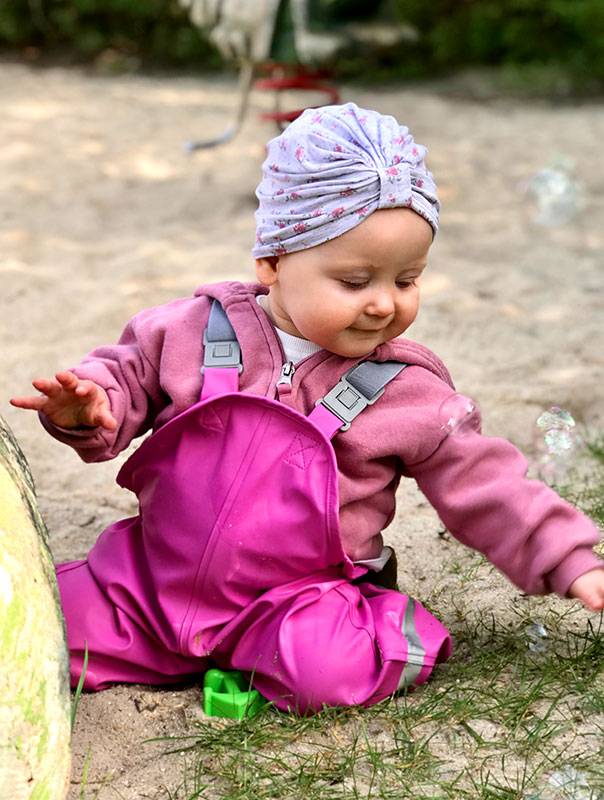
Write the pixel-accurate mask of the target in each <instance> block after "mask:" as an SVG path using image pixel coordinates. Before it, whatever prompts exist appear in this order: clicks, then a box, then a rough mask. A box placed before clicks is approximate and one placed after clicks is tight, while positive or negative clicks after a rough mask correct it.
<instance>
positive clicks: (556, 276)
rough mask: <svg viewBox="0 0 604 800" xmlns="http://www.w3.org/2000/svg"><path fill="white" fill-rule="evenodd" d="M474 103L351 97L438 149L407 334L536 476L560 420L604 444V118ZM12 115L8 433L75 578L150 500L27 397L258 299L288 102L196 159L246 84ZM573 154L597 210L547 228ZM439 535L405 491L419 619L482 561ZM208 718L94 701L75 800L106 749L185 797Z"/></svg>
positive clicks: (26, 79)
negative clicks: (541, 215)
mask: <svg viewBox="0 0 604 800" xmlns="http://www.w3.org/2000/svg"><path fill="white" fill-rule="evenodd" d="M454 88H455V87H454V86H453V85H452V84H451V85H446V84H443V85H434V86H428V87H426V86H423V87H404V88H400V87H396V86H389V87H386V88H382V89H371V90H368V89H358V88H356V87H354V86H350V85H348V86H345V87H344V88H343V99H344V100H355V101H356V102H357V103H358V104H359V105H366V106H371V107H375V108H377V109H379V110H380V111H383V112H387V113H393V114H394V115H395V116H396V117H397V118H398V119H399V120H400V121H401V122H408V123H409V125H410V127H411V129H412V131H413V133H414V135H415V136H416V139H417V140H418V141H420V142H421V143H422V144H426V145H427V146H428V148H429V150H430V155H429V157H428V165H429V167H430V169H431V170H432V171H433V173H434V174H435V177H436V180H437V184H438V186H439V193H440V196H441V198H442V201H443V212H442V217H441V229H440V232H439V234H438V236H437V239H436V242H435V245H434V247H433V250H432V257H431V262H430V265H429V268H428V270H427V271H426V274H425V277H424V278H423V287H422V294H423V300H422V308H421V311H420V316H419V318H418V320H417V322H416V323H415V324H414V326H413V327H412V329H411V330H410V332H409V334H408V335H409V337H410V338H413V339H416V340H418V341H420V342H422V343H423V344H426V345H427V346H429V347H430V348H431V349H433V350H434V351H435V352H436V353H437V354H438V355H439V356H440V357H441V358H442V359H443V360H444V362H445V363H446V364H447V366H448V367H449V369H450V371H451V373H452V375H453V378H454V380H455V382H456V385H457V388H458V390H459V391H461V392H463V393H465V394H468V395H470V396H471V397H473V398H474V399H475V400H476V401H477V402H478V403H479V404H480V406H481V408H482V410H483V416H484V423H483V428H484V431H485V432H486V433H487V434H489V435H502V436H505V437H508V438H510V439H511V440H512V441H513V442H514V443H515V444H517V445H518V446H519V447H520V448H521V449H522V450H523V451H524V452H525V453H526V454H527V456H528V457H529V459H532V458H534V457H535V453H536V447H537V444H538V433H537V429H536V426H535V420H536V418H537V417H538V415H539V414H540V413H541V412H542V411H543V410H545V409H547V408H549V407H550V406H552V405H555V404H557V405H560V406H564V407H565V408H568V409H569V410H570V411H571V412H572V414H573V416H574V417H575V419H576V420H577V423H578V425H579V426H581V428H582V430H584V431H585V430H587V431H592V432H593V431H597V430H600V431H601V430H602V427H603V425H604V406H603V405H602V401H601V394H602V386H603V375H604V356H603V352H604V348H603V346H602V345H603V338H602V316H601V315H602V310H603V302H602V296H603V295H602V267H603V261H602V252H603V244H604V224H603V222H604V153H603V150H602V141H604V108H603V107H602V106H601V105H597V104H575V105H563V106H560V105H558V106H556V105H553V104H550V103H547V102H545V101H539V102H535V101H532V102H526V101H520V100H515V99H511V98H507V99H506V98H494V97H492V96H488V94H484V93H482V92H478V93H477V94H476V93H475V94H474V96H472V95H471V94H460V93H459V92H457V91H454ZM0 101H1V105H2V114H1V115H0V133H1V136H0V138H1V140H2V143H3V144H2V148H1V149H0V242H1V245H2V246H1V249H0V281H1V286H2V291H1V292H0V329H1V331H2V337H1V338H2V341H3V342H4V346H3V349H2V355H1V357H0V363H1V365H2V398H1V408H0V413H2V415H3V416H4V417H5V418H6V419H7V421H8V422H9V424H10V425H11V426H12V427H13V430H14V431H15V433H16V435H17V437H18V439H19V441H20V443H21V445H22V447H23V449H24V451H25V453H26V455H27V458H28V459H29V462H30V465H31V468H32V471H33V473H34V476H35V479H36V483H37V489H38V495H39V502H40V506H41V509H42V511H43V514H44V516H45V518H46V521H47V523H48V527H49V529H50V535H51V543H52V549H53V553H54V557H55V559H56V560H57V561H61V560H69V559H75V558H81V557H83V556H84V555H85V554H86V552H87V550H88V549H89V547H90V546H91V545H92V543H93V542H94V540H95V538H96V536H97V535H98V533H99V532H100V531H101V530H102V528H103V527H105V526H106V525H107V524H109V523H111V522H113V521H114V520H115V519H118V518H120V517H123V516H128V515H130V514H131V513H133V511H134V508H135V507H134V503H133V497H132V496H129V495H128V494H127V493H125V492H124V491H123V490H120V489H118V487H117V486H116V485H115V483H114V476H115V474H116V472H117V469H118V466H119V465H118V464H116V463H107V464H102V465H90V466H87V465H83V464H82V463H81V462H80V461H79V460H78V458H77V457H76V456H75V455H74V454H73V453H72V452H71V451H69V450H68V449H67V448H65V447H63V446H62V445H60V444H58V443H57V442H55V441H53V440H52V439H51V438H50V437H48V436H47V435H46V434H45V433H44V432H43V430H42V428H41V427H40V426H39V424H38V422H37V419H36V418H35V415H33V414H28V413H26V412H22V411H18V410H16V409H13V408H11V407H10V406H9V405H8V398H9V397H10V396H12V395H15V394H24V393H27V392H28V386H29V384H30V381H31V379H32V378H33V377H35V376H36V375H50V374H53V373H54V372H55V371H56V370H57V369H58V368H65V367H69V366H71V365H73V364H75V363H77V361H78V360H79V358H80V357H81V355H83V354H84V353H85V352H87V351H88V350H89V349H91V348H92V347H94V346H95V345H98V344H102V343H109V342H112V341H114V340H115V339H116V338H117V336H118V335H119V332H120V330H121V328H122V326H123V324H124V323H125V322H126V320H127V319H128V318H129V317H130V316H131V315H132V314H134V313H135V312H136V311H138V310H139V309H141V308H144V307H147V306H151V305H157V304H161V303H164V302H166V301H168V300H170V299H172V298H175V297H179V296H183V295H188V294H190V293H192V291H193V290H194V288H195V287H196V286H197V285H198V284H200V283H203V282H207V281H213V280H220V279H239V280H248V279H253V277H254V273H253V262H252V259H251V256H250V252H249V251H250V247H251V244H252V240H253V236H254V220H253V211H254V208H255V198H254V195H253V190H254V188H255V185H256V183H257V181H258V178H259V174H260V163H261V161H262V159H263V152H264V143H265V140H266V139H267V138H270V137H271V136H272V135H274V128H273V126H272V125H271V124H270V123H267V122H263V121H261V120H260V119H259V111H260V110H262V109H266V108H269V107H270V106H271V103H272V99H271V98H270V96H268V95H267V94H265V93H262V94H261V93H259V92H256V93H254V94H253V96H252V105H251V110H250V113H249V115H248V117H247V120H246V122H245V126H244V129H243V131H242V132H241V134H240V135H239V136H238V137H237V138H235V139H234V140H232V141H231V142H229V143H228V144H226V145H224V146H222V147H220V148H217V149H214V150H206V151H201V152H199V153H197V154H196V155H194V156H190V155H187V154H185V153H184V152H183V149H182V147H181V145H182V142H183V141H184V140H186V139H189V138H191V137H194V136H196V135H199V134H204V135H206V136H213V135H216V134H218V133H219V132H220V131H221V130H222V127H223V125H225V124H226V123H227V121H228V120H229V117H230V115H231V114H232V113H233V111H234V109H235V106H236V102H237V93H236V86H235V81H234V79H233V78H231V77H229V76H226V77H224V78H217V77H212V78H206V77H189V76H187V77H178V76H176V77H175V76H165V77H158V76H152V77H148V76H138V75H125V76H118V77H115V76H106V75H103V74H100V73H95V72H85V71H80V70H76V69H64V68H59V67H55V68H49V69H45V70H41V71H40V70H37V69H34V68H31V67H29V66H26V65H19V64H14V63H10V64H9V63H4V64H0ZM297 102H298V98H294V99H293V103H297ZM559 155H564V156H570V157H572V159H573V160H574V165H575V176H576V178H577V179H578V180H579V181H580V182H581V184H582V185H583V188H584V192H585V209H584V211H583V212H582V214H581V215H580V216H579V217H578V218H577V219H575V220H574V221H572V222H571V223H568V224H565V225H562V226H559V227H555V228H551V229H550V228H544V227H539V226H537V225H535V224H534V223H533V221H532V218H531V209H530V207H529V206H528V205H527V202H526V199H525V197H524V196H523V186H524V185H526V183H527V181H529V180H530V179H531V178H532V177H533V175H534V174H535V173H536V172H537V171H538V170H540V169H541V168H543V167H545V166H547V165H548V163H549V161H550V159H551V158H552V157H555V156H559ZM440 528H441V526H440V523H439V521H438V519H437V518H436V516H435V515H434V513H433V512H432V510H431V509H430V508H429V506H428V505H427V504H426V502H425V501H424V500H423V498H422V497H421V496H420V495H419V494H418V493H417V492H416V490H415V489H414V487H413V486H409V487H404V488H401V490H400V503H399V512H398V515H397V518H396V520H395V522H394V523H393V524H392V526H391V527H390V529H389V530H388V532H387V535H386V539H387V541H389V542H391V543H393V544H394V545H395V546H396V547H397V549H398V551H399V554H402V555H403V558H402V559H401V557H400V555H399V562H400V561H401V560H402V561H403V563H404V568H403V570H402V574H400V575H399V582H400V583H401V585H402V586H404V588H405V590H406V591H408V592H409V594H414V595H415V596H417V597H418V599H421V597H422V595H424V594H425V593H426V592H429V591H430V587H431V586H432V585H433V583H434V581H435V580H436V578H437V576H438V574H439V572H440V569H441V566H442V564H443V561H444V560H446V559H447V558H449V557H450V556H451V554H452V553H453V552H455V553H457V552H458V551H461V550H462V548H461V546H460V545H458V544H456V543H455V542H451V541H447V540H444V539H442V538H441V537H439V536H438V531H439V530H440ZM487 588H488V591H484V589H485V586H484V583H481V584H480V585H478V586H477V587H476V603H477V604H479V605H482V606H484V607H485V608H486V609H494V610H496V611H497V613H498V614H500V615H501V617H502V619H504V618H505V614H506V610H505V608H506V603H507V600H508V599H509V598H511V597H513V596H515V595H517V594H518V590H516V589H515V588H514V587H512V586H510V585H509V583H508V582H507V581H506V580H505V579H504V578H502V577H500V576H498V575H493V576H492V577H490V578H489V583H488V587H487ZM552 602H562V601H559V600H553V601H552ZM441 618H443V620H444V622H445V623H446V622H447V603H446V602H445V601H443V604H442V613H441ZM453 657H455V655H454V656H453ZM199 698H200V688H199V686H198V685H190V684H189V685H187V686H185V687H183V688H177V689H169V690H167V691H166V690H164V691H158V690H155V689H153V688H151V687H144V686H133V687H128V686H126V687H117V688H115V689H111V690H108V691H106V692H103V693H100V694H98V695H87V696H84V697H83V698H82V700H81V703H80V708H79V711H78V717H77V723H76V729H75V735H74V741H73V777H72V789H71V793H70V796H69V797H70V800H76V798H79V797H80V783H81V776H82V770H83V765H84V759H85V756H86V753H87V751H88V749H89V748H90V769H89V775H88V785H89V786H90V787H91V791H92V788H93V787H94V786H95V785H98V783H99V782H100V781H102V780H103V779H104V778H105V777H106V776H110V780H109V782H108V784H107V785H106V786H105V787H104V788H103V789H102V790H101V792H100V795H99V796H100V798H101V800H105V798H107V800H111V798H118V797H119V798H127V800H134V798H139V797H147V796H148V797H153V796H155V795H154V792H157V791H158V789H159V788H160V787H162V786H163V787H166V788H167V789H168V790H172V791H174V790H175V787H177V786H178V784H179V782H180V780H181V773H182V764H181V758H180V756H179V755H178V754H175V755H171V756H162V757H159V756H160V754H162V753H163V751H164V749H165V747H164V746H163V745H162V744H158V743H154V744H141V742H142V741H143V740H145V739H149V738H152V737H156V736H162V735H177V734H179V733H182V732H185V731H186V730H187V725H188V724H189V723H190V722H191V721H193V720H199V719H201V720H203V714H202V712H201V710H200V706H199ZM91 796H92V795H91ZM162 796H167V795H162Z"/></svg>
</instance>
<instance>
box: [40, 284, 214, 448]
mask: <svg viewBox="0 0 604 800" xmlns="http://www.w3.org/2000/svg"><path fill="white" fill-rule="evenodd" d="M208 310H209V304H208V303H207V301H206V299H205V298H188V299H185V300H176V301H174V302H172V303H168V304H167V305H165V306H160V307H157V308H152V309H147V310H145V311H142V312H141V313H140V314H137V315H136V316H135V317H133V319H131V320H130V322H129V323H128V324H127V325H126V327H125V328H124V331H123V332H122V334H121V336H120V338H119V341H118V342H117V344H115V345H110V346H104V347H98V348H96V349H95V350H93V351H92V352H91V353H89V354H88V355H87V356H86V357H85V358H84V359H83V360H82V362H81V364H79V365H78V366H77V367H75V368H73V369H72V370H71V371H72V372H74V373H75V374H76V375H77V376H78V377H79V378H81V379H88V380H92V381H94V382H95V383H97V384H98V385H99V386H101V387H102V388H103V389H104V390H105V391H106V392H107V395H108V397H109V402H110V404H111V413H112V414H113V416H114V417H115V419H116V420H117V423H118V424H117V428H116V430H115V431H108V430H105V429H103V428H76V429H66V428H61V427H59V426H57V425H54V424H53V423H52V422H50V420H49V419H48V418H47V417H45V416H44V415H43V414H40V420H41V422H42V424H43V426H44V427H45V428H46V430H47V431H48V432H49V433H50V434H51V435H52V436H54V438H56V439H58V440H59V441H61V442H64V443H65V444H68V445H70V446H71V447H73V449H74V450H75V451H76V452H77V453H78V455H79V456H80V458H82V460H83V461H86V462H95V461H106V460H108V459H111V458H114V457H115V456H116V455H117V454H118V453H120V452H121V451H122V450H124V449H125V448H126V447H127V446H128V445H129V444H130V442H131V441H132V440H133V439H135V438H136V437H138V436H141V435H142V434H143V433H145V432H146V431H148V430H149V429H150V428H152V427H153V426H154V425H155V423H156V420H157V418H158V416H159V415H161V417H162V419H161V421H162V423H163V422H165V421H167V418H169V417H170V416H173V415H174V414H175V413H178V411H179V410H183V408H181V407H179V406H183V395H184V394H186V393H187V391H188V394H189V395H190V397H189V396H187V403H185V404H184V405H187V404H189V405H190V402H191V401H192V402H194V401H195V392H197V397H198V396H199V394H198V391H199V386H198V385H195V386H190V384H191V383H192V382H194V381H196V380H197V381H198V382H199V384H200V382H201V378H200V377H199V365H200V363H201V361H200V358H201V331H202V330H203V328H204V327H205V323H206V320H207V313H208ZM198 331H199V334H198ZM173 395H176V397H175V396H173ZM166 412H167V413H166Z"/></svg>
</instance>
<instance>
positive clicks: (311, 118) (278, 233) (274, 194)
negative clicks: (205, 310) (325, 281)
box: [252, 103, 440, 258]
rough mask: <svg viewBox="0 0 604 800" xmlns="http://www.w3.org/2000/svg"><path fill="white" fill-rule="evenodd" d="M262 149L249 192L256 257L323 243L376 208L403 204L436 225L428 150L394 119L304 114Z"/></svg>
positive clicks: (334, 111) (340, 112)
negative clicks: (258, 173)
mask: <svg viewBox="0 0 604 800" xmlns="http://www.w3.org/2000/svg"><path fill="white" fill-rule="evenodd" d="M267 151H268V153H267V158H266V161H265V162H264V164H263V165H262V173H263V175H262V180H261V181H260V184H259V186H258V188H257V189H256V196H257V197H258V200H259V206H258V210H257V211H256V244H255V246H254V247H253V249H252V253H253V255H254V257H255V258H264V257H266V256H273V255H281V254H283V253H293V252H295V251H297V250H305V249H306V248H308V247H314V246H315V245H318V244H322V243H323V242H327V241H329V240H330V239H334V238H335V237H336V236H340V235H341V234H342V233H345V232H346V231H348V230H350V229H351V228H354V227H355V225H358V224H359V223H360V222H362V221H363V220H364V219H365V218H366V217H367V216H368V215H369V214H371V213H372V212H373V211H375V210H376V209H378V208H394V207H397V206H407V207H409V208H412V209H413V210H414V211H416V212H417V213H418V214H421V216H422V217H424V218H425V219H426V220H428V222H429V223H430V225H432V228H433V230H434V232H436V230H437V228H438V211H439V209H440V202H439V200H438V197H437V196H436V185H435V183H434V180H433V178H432V174H431V173H430V172H428V170H427V169H426V166H425V165H424V157H425V156H426V154H427V152H428V151H427V149H426V148H425V147H423V146H422V145H420V144H416V143H415V142H414V141H413V136H411V134H410V133H409V129H408V128H406V127H404V126H401V125H399V124H398V122H397V121H396V120H395V119H394V117H390V116H385V115H383V114H379V113H378V112H377V111H368V110H365V109H362V108H359V107H358V106H357V105H355V104H354V103H346V104H345V105H340V106H323V107H322V108H318V109H312V108H311V109H307V110H306V111H305V112H304V113H303V114H301V116H299V117H298V119H296V120H295V121H294V122H292V123H291V125H289V126H288V127H287V128H286V129H285V131H283V133H282V134H281V135H280V136H277V137H276V138H274V139H271V141H270V142H269V143H268V146H267Z"/></svg>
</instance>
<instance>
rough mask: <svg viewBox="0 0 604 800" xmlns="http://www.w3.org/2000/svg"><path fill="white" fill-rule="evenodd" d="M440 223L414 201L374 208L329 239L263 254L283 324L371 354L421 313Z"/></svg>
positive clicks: (350, 351)
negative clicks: (423, 282) (412, 205)
mask: <svg viewBox="0 0 604 800" xmlns="http://www.w3.org/2000/svg"><path fill="white" fill-rule="evenodd" d="M431 244H432V228H431V226H430V224H429V223H428V222H426V220H425V219H423V217H420V216H419V214H417V213H416V212H415V211H412V210H411V209H408V208H392V209H381V210H379V211H374V212H373V214H370V215H369V216H368V217H367V219H365V220H363V222H361V223H360V224H359V225H357V226H356V227H355V228H352V229H351V230H349V231H347V232H346V233H344V234H342V235H341V236H338V237H337V238H336V239H332V240H331V241H329V242H325V243H324V244H320V245H317V246H316V247H311V248H309V249H308V250H301V251H299V252H296V253H288V254H286V255H283V256H278V257H276V258H274V259H264V258H261V259H258V260H257V261H256V270H257V273H258V278H259V280H260V282H261V283H263V284H264V285H265V286H269V287H270V293H269V306H270V315H271V318H272V320H273V322H274V323H275V325H277V327H279V328H281V329H282V330H284V331H285V332H286V333H290V334H292V335H294V336H301V337H303V338H304V339H309V340H310V341H311V342H315V344H318V345H321V347H324V348H325V349H326V350H330V351H331V352H332V353H337V354H338V355H341V356H347V357H351V358H352V357H357V358H358V357H360V356H365V355H368V354H369V353H370V352H371V351H372V350H373V349H374V348H375V347H377V346H378V345H380V344H383V343H384V342H387V341H389V340H390V339H393V338H394V337H395V336H399V335H400V334H401V333H403V331H405V330H406V329H407V328H408V327H409V325H411V323H412V322H413V320H414V319H415V317H416V316H417V311H418V307H419V279H420V276H421V274H422V272H423V270H424V267H425V266H426V261H427V258H428V250H429V249H430V245H431Z"/></svg>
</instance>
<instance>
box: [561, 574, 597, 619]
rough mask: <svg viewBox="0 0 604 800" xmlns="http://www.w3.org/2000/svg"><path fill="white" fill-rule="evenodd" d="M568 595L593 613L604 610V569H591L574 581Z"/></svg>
mask: <svg viewBox="0 0 604 800" xmlns="http://www.w3.org/2000/svg"><path fill="white" fill-rule="evenodd" d="M568 593H569V595H570V596H571V597H576V598H577V599H578V600H580V601H581V602H582V603H583V605H584V606H586V607H587V608H590V609H591V610H592V611H602V609H604V567H600V568H599V569H590V570H589V572H585V573H584V574H583V575H580V576H579V577H578V578H577V579H576V580H574V581H573V582H572V583H571V585H570V589H569V590H568Z"/></svg>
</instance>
